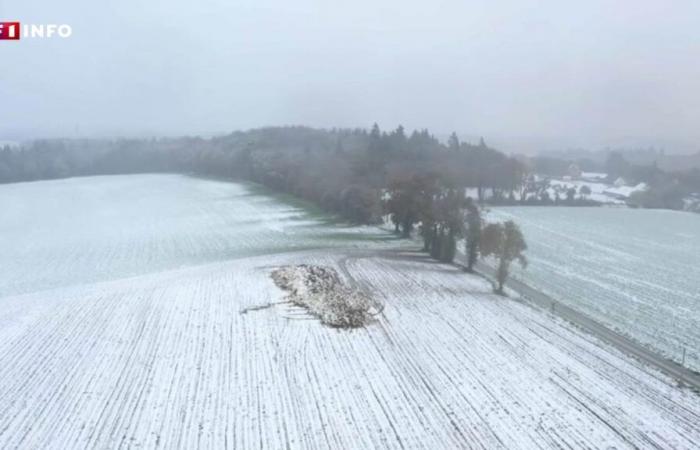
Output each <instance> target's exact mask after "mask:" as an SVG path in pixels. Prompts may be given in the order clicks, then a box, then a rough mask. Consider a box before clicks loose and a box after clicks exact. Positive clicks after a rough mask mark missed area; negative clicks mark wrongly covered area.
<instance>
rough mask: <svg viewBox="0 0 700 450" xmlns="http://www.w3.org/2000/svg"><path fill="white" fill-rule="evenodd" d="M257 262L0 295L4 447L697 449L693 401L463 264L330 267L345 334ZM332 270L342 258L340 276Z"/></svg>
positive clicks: (291, 257) (378, 260) (315, 258)
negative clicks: (373, 305)
mask: <svg viewBox="0 0 700 450" xmlns="http://www.w3.org/2000/svg"><path fill="white" fill-rule="evenodd" d="M295 262H312V263H318V264H334V263H335V261H334V259H333V258H330V257H327V256H324V255H322V254H318V253H301V254H288V255H286V256H279V257H269V256H266V257H253V258H248V259H240V260H236V261H234V262H228V263H214V264H210V265H205V266H202V267H197V268H188V269H182V270H176V271H170V272H164V273H159V274H155V275H148V276H142V277H136V278H131V279H124V280H120V281H110V282H102V283H96V284H93V285H89V286H84V287H71V288H63V289H57V290H53V291H48V292H41V293H36V294H29V295H23V296H17V297H6V298H3V299H2V305H3V308H2V309H1V310H2V313H0V323H1V324H2V335H1V339H0V361H1V362H2V364H0V386H2V396H1V397H0V447H2V448H13V447H29V448H35V447H40V448H46V447H52V448H75V447H78V448H95V447H98V448H105V447H106V448H118V447H136V446H144V447H148V448H153V447H163V448H197V447H203V448H213V447H217V448H220V447H222V446H228V447H235V448H257V447H261V446H262V447H265V448H285V447H286V446H287V445H289V446H291V447H294V448H329V447H330V448H377V447H388V448H401V447H405V448H456V447H471V448H489V449H490V448H540V447H545V448H547V447H548V448H556V447H567V446H571V447H575V448H585V447H594V448H605V447H607V446H615V447H617V448H625V447H639V448H653V447H660V448H692V447H693V446H694V445H695V443H697V442H698V441H699V440H700V415H699V414H700V398H698V396H697V395H695V394H693V393H691V392H688V391H683V390H679V389H677V388H675V387H674V386H673V384H672V383H671V382H670V381H669V380H667V379H664V378H663V377H661V376H660V375H658V374H654V373H649V372H647V371H645V370H644V369H643V368H641V367H639V366H638V365H637V364H635V363H634V362H632V361H630V360H629V359H627V358H625V357H623V356H622V355H620V354H619V353H617V352H615V351H612V350H610V349H604V348H601V347H600V346H599V343H597V342H595V341H594V340H593V339H592V338H588V337H586V336H583V335H581V334H579V333H577V332H576V331H573V330H571V329H570V328H569V327H567V326H565V325H562V324H559V323H557V322H555V321H554V320H553V319H552V318H549V317H547V316H545V315H543V314H541V313H538V312H536V311H535V310H532V309H530V308H528V307H526V306H523V305H520V304H517V303H516V302H513V301H508V300H503V299H500V298H495V297H494V296H492V295H490V294H488V290H489V286H488V285H487V284H486V283H485V282H483V281H482V280H480V279H478V278H472V277H467V276H465V275H464V274H463V273H461V272H459V271H458V270H456V269H454V268H452V267H449V266H443V265H438V264H433V263H429V262H422V261H414V260H412V259H411V258H410V257H409V258H401V257H398V258H397V257H392V258H382V257H372V258H354V257H352V255H351V257H350V258H349V259H347V260H343V261H342V262H344V267H347V270H348V271H349V273H350V274H352V275H353V277H355V278H356V280H357V281H358V282H360V283H362V284H364V285H365V286H366V287H368V288H370V289H372V290H373V291H374V292H375V295H378V296H380V297H381V298H382V299H383V300H384V301H385V302H386V309H385V312H384V316H383V317H380V318H379V320H378V322H377V323H375V324H373V325H372V326H370V327H368V328H367V329H361V330H356V331H339V330H336V329H331V328H327V327H324V326H322V325H321V324H320V323H319V322H317V321H315V320H309V317H308V316H307V315H305V314H304V313H303V311H301V310H297V309H293V308H290V307H288V306H287V305H277V306H275V307H272V308H269V309H263V310H258V311H251V312H248V313H246V314H241V313H240V311H241V309H242V308H245V307H249V306H254V305H259V304H266V303H269V302H276V301H280V300H281V298H282V296H283V294H282V292H280V291H279V290H278V289H277V288H276V287H275V286H274V285H273V283H272V282H271V281H270V280H269V278H268V272H269V270H270V266H271V265H279V264H287V263H295ZM341 269H342V267H341Z"/></svg>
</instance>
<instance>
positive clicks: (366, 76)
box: [0, 0, 700, 148]
mask: <svg viewBox="0 0 700 450" xmlns="http://www.w3.org/2000/svg"><path fill="white" fill-rule="evenodd" d="M12 19H15V20H19V21H21V22H24V23H66V24H69V25H71V26H72V27H73V36H72V37H71V38H69V39H43V40H41V39H33V40H30V39H25V40H21V41H19V42H13V41H0V58H1V59H0V61H1V64H2V66H1V67H0V105H1V108H0V139H2V138H5V139H7V138H16V137H17V136H20V137H24V138H26V137H32V136H58V135H60V136H68V137H72V136H88V135H89V136H94V135H144V134H146V135H154V134H168V135H180V134H200V133H217V132H228V131H231V130H234V129H241V128H250V127H257V126H262V125H281V124H306V125H312V126H320V127H331V126H370V125H371V124H372V122H375V121H376V122H378V123H379V124H380V125H381V126H382V127H383V128H390V127H395V126H396V125H397V124H399V123H400V124H403V125H404V126H406V127H407V128H409V129H411V128H415V127H419V128H422V127H427V128H429V129H431V130H434V131H435V132H436V133H445V132H449V131H451V130H457V131H458V132H459V133H460V134H463V135H474V136H478V135H484V136H486V137H487V138H488V137H493V138H494V139H496V140H499V139H500V140H502V141H504V142H505V141H508V142H510V143H511V144H512V143H513V142H516V144H514V145H516V146H517V141H518V140H519V139H522V140H523V142H525V141H528V140H529V141H533V140H539V139H543V140H550V141H551V142H558V143H561V144H562V145H569V144H571V145H575V144H587V143H590V144H591V145H593V144H599V143H605V142H618V141H620V140H621V139H628V138H629V139H636V140H637V141H638V142H640V143H645V142H648V143H654V142H656V141H662V140H666V141H673V142H684V143H690V145H691V146H695V147H697V148H700V121H699V119H700V1H698V0H687V1H685V0H659V1H652V0H617V1H615V0H606V1H601V0H586V1H576V2H574V1H565V0H552V1H547V0H544V1H527V0H518V1H516V0H513V1H499V0H490V1H487V0H485V1H468V0H450V1H439V0H431V1H414V0H402V1H382V0H354V1H347V2H342V3H341V2H332V1H330V0H299V1H294V0H287V1H270V0H255V1H236V0H198V1H187V2H185V1H182V0H167V1H166V0H155V1H154V0H148V1H143V0H119V1H113V0H106V1H105V0H0V20H12Z"/></svg>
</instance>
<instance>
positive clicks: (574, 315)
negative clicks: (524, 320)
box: [477, 263, 700, 392]
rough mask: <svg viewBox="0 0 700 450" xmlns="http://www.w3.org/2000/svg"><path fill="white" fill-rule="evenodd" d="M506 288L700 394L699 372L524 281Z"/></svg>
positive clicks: (483, 269)
mask: <svg viewBox="0 0 700 450" xmlns="http://www.w3.org/2000/svg"><path fill="white" fill-rule="evenodd" d="M477 269H478V270H479V271H480V272H483V273H484V274H486V275H487V276H489V277H490V278H493V277H494V275H495V271H494V269H493V268H492V267H491V266H488V265H487V264H484V263H479V264H478V265H477ZM506 285H507V287H508V288H510V289H512V290H514V291H515V292H517V293H518V294H519V295H521V296H522V297H524V298H525V299H526V300H528V301H530V302H533V303H534V304H535V305H537V306H539V307H541V308H543V309H545V310H547V311H549V312H551V313H552V314H556V315H557V316H559V317H561V318H563V319H566V320H568V321H569V322H571V323H573V324H575V325H577V326H579V327H581V328H583V329H584V330H586V331H587V332H589V333H591V334H593V335H595V336H596V337H598V338H600V339H601V340H603V341H605V342H607V343H608V344H611V345H614V346H615V347H617V348H618V349H620V350H621V351H623V352H625V353H627V354H629V355H632V356H634V357H635V358H639V359H640V360H641V361H644V362H645V363H646V364H649V365H650V366H652V367H655V368H657V369H659V370H661V371H662V372H664V373H666V374H668V375H670V376H672V377H674V378H675V379H677V380H678V381H680V382H681V383H683V384H684V385H687V386H689V387H691V388H693V389H695V390H696V391H698V392H700V374H698V373H697V372H694V371H692V370H690V369H688V368H687V367H684V366H682V365H681V364H678V363H677V362H675V361H673V360H671V359H668V358H664V357H663V356H661V355H659V354H658V353H657V352H654V350H653V349H649V348H647V347H644V346H643V345H641V344H639V343H638V342H635V341H633V340H631V339H629V338H627V337H625V336H623V335H621V334H620V333H617V332H615V331H614V330H611V329H610V328H608V327H606V326H605V325H603V324H601V323H599V322H596V321H595V320H593V319H591V318H590V317H588V316H586V315H585V314H582V313H581V312H579V311H576V310H575V309H573V308H570V307H569V306H567V305H565V304H563V303H561V302H558V301H556V300H554V299H553V298H552V297H550V296H548V295H546V294H544V293H542V292H540V291H538V290H536V289H533V288H532V287H530V286H528V285H527V284H525V283H524V282H522V281H521V280H518V279H515V278H511V279H509V280H508V282H507V283H506Z"/></svg>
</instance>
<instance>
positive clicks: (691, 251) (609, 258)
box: [489, 207, 700, 371]
mask: <svg viewBox="0 0 700 450" xmlns="http://www.w3.org/2000/svg"><path fill="white" fill-rule="evenodd" d="M489 217H490V218H495V219H498V220H504V219H511V218H513V219H515V221H516V222H518V223H519V224H520V225H521V227H522V229H523V232H524V233H525V237H526V239H527V242H528V246H529V250H528V258H529V259H530V262H531V264H530V266H529V267H528V268H527V270H526V271H524V272H521V273H519V274H518V276H520V277H521V278H522V279H523V280H524V281H525V282H527V283H528V284H530V285H531V286H533V287H535V288H537V289H539V290H542V291H544V292H546V293H548V294H549V295H551V296H552V297H554V298H555V299H557V300H559V301H561V302H563V303H565V304H567V305H569V306H571V307H573V308H575V309H577V310H579V311H581V312H583V313H585V314H587V315H589V316H590V317H592V318H594V319H595V320H597V321H599V322H601V323H604V324H606V325H607V326H608V327H611V328H613V329H616V330H618V331H620V332H622V333H624V334H626V335H627V336H630V337H632V338H633V339H635V340H637V341H638V342H641V343H642V344H645V345H647V346H649V347H651V348H652V349H654V350H656V351H657V352H659V353H661V354H664V355H665V356H667V357H668V358H671V359H674V360H676V361H678V362H682V359H683V349H685V353H686V355H685V365H686V366H687V367H690V368H692V369H695V370H698V371H700V215H698V214H691V213H684V212H676V211H665V210H635V209H627V208H560V207H557V208H546V207H545V208H539V207H521V208H496V209H494V210H493V211H492V212H491V213H490V214H489Z"/></svg>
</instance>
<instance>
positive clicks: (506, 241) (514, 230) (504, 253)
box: [480, 220, 527, 295]
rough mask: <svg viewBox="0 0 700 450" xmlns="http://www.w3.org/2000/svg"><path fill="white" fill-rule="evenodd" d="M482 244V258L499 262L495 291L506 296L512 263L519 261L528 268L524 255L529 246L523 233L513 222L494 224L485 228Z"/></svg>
mask: <svg viewBox="0 0 700 450" xmlns="http://www.w3.org/2000/svg"><path fill="white" fill-rule="evenodd" d="M480 244H481V255H482V256H484V257H489V256H491V257H493V258H495V259H496V260H497V261H498V267H497V268H496V281H497V284H496V286H495V289H494V290H495V292H496V293H497V294H499V295H504V292H503V286H504V284H505V282H506V279H507V278H508V273H509V270H510V263H512V262H513V261H515V260H517V261H518V262H519V263H520V265H521V266H522V267H523V268H524V267H526V266H527V258H525V255H524V254H523V252H524V251H525V250H527V244H526V243H525V238H524V237H523V233H522V232H521V231H520V227H518V225H517V224H516V223H515V222H513V221H512V220H509V221H507V222H505V223H492V224H489V225H487V226H486V227H485V228H484V230H483V232H482V235H481V242H480Z"/></svg>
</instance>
